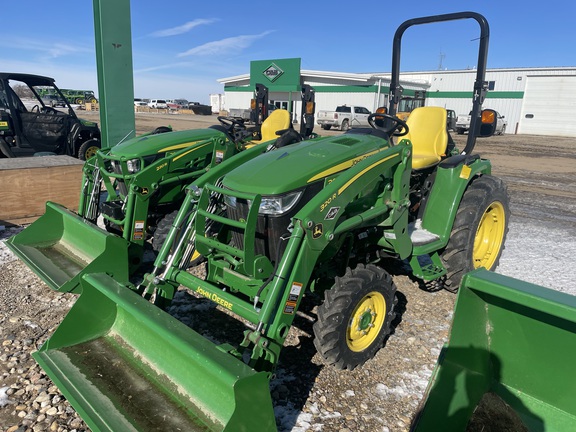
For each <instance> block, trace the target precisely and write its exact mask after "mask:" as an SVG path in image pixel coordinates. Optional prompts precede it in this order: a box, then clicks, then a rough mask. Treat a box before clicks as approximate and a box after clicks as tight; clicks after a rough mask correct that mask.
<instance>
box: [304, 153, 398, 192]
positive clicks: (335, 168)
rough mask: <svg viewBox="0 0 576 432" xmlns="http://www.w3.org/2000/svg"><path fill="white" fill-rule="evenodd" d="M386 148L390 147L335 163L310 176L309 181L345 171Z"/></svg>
mask: <svg viewBox="0 0 576 432" xmlns="http://www.w3.org/2000/svg"><path fill="white" fill-rule="evenodd" d="M384 150H388V148H387V147H386V148H381V149H379V150H374V151H372V152H370V153H366V154H363V155H361V156H356V157H355V158H353V159H350V160H347V161H346V162H342V163H339V164H338V165H334V166H333V167H331V168H328V169H327V170H324V171H322V172H321V173H318V174H316V175H315V176H314V177H311V178H309V179H308V183H311V182H313V181H315V180H318V179H321V178H324V177H328V176H330V175H332V174H336V173H338V172H340V171H344V170H345V169H348V168H350V167H351V166H354V165H356V164H357V163H358V162H360V161H362V160H364V159H366V158H367V157H369V156H372V155H373V154H376V153H380V152H381V151H384Z"/></svg>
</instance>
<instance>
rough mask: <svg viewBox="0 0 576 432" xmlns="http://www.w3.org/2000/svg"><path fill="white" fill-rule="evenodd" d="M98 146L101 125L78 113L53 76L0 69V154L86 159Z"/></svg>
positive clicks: (11, 156)
mask: <svg viewBox="0 0 576 432" xmlns="http://www.w3.org/2000/svg"><path fill="white" fill-rule="evenodd" d="M19 94H20V96H19ZM48 94H49V95H53V96H54V97H56V100H54V99H51V100H48V99H46V97H45V96H46V95H48ZM55 105H62V106H64V109H63V110H58V109H56V108H54V106H55ZM99 148H100V129H99V128H98V125H97V124H96V123H94V122H91V121H87V120H83V119H81V118H78V117H77V116H76V113H75V112H74V110H73V109H72V107H71V106H70V104H69V103H68V102H66V99H65V97H64V95H63V94H62V92H61V91H60V90H59V89H58V87H56V84H55V82H54V79H53V78H49V77H44V76H40V75H30V74H21V73H4V72H2V73H0V158H14V157H22V156H33V155H35V154H57V155H67V156H73V157H77V158H78V159H80V160H87V159H89V158H90V157H91V156H93V155H94V154H95V153H96V151H97V150H98V149H99Z"/></svg>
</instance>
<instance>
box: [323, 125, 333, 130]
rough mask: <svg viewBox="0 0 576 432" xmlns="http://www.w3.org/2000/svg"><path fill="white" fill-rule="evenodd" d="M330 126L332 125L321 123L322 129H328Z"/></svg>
mask: <svg viewBox="0 0 576 432" xmlns="http://www.w3.org/2000/svg"><path fill="white" fill-rule="evenodd" d="M331 127H332V125H322V129H324V130H330V128H331Z"/></svg>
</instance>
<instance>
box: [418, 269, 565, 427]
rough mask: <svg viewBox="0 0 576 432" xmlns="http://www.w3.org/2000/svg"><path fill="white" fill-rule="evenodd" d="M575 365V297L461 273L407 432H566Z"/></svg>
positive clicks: (487, 275) (494, 277) (484, 274)
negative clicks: (445, 336)
mask: <svg viewBox="0 0 576 432" xmlns="http://www.w3.org/2000/svg"><path fill="white" fill-rule="evenodd" d="M575 358H576V297H574V296H571V295H568V294H564V293H561V292H557V291H553V290H549V289H547V288H543V287H540V286H536V285H532V284H529V283H527V282H522V281H519V280H516V279H512V278H508V277H505V276H502V275H498V274H496V273H491V272H489V271H487V270H484V269H480V270H477V271H474V272H472V273H469V274H468V275H466V276H465V278H464V279H463V281H462V286H461V287H460V291H459V293H458V299H457V302H456V308H455V312H454V321H453V324H452V332H451V335H450V341H449V343H448V345H447V346H445V347H444V349H443V351H442V353H441V354H440V358H439V360H438V365H437V366H436V369H435V371H434V374H433V376H432V379H431V380H430V384H429V386H428V389H427V391H426V396H425V398H424V400H423V404H422V405H421V406H422V408H421V410H420V412H419V414H418V415H417V416H416V420H415V423H414V426H413V429H412V430H414V431H420V432H421V431H435V430H438V428H439V427H440V425H441V429H443V430H461V431H464V430H468V431H480V430H518V431H544V430H546V431H567V430H573V429H574V425H575V424H576V403H575V402H574V401H575V400H576V376H575V375H574V359H575Z"/></svg>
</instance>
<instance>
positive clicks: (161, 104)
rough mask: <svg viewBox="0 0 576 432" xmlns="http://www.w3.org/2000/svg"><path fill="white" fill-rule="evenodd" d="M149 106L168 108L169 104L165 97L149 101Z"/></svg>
mask: <svg viewBox="0 0 576 432" xmlns="http://www.w3.org/2000/svg"><path fill="white" fill-rule="evenodd" d="M148 106H149V107H150V108H160V109H167V108H168V104H167V103H166V101H165V100H164V99H151V100H150V102H148Z"/></svg>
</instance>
